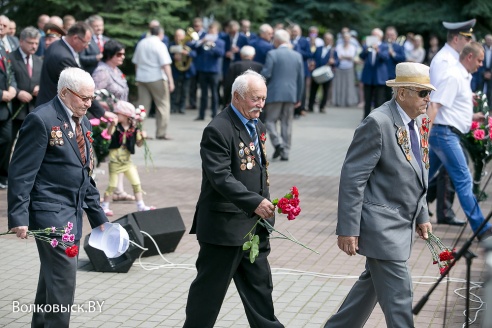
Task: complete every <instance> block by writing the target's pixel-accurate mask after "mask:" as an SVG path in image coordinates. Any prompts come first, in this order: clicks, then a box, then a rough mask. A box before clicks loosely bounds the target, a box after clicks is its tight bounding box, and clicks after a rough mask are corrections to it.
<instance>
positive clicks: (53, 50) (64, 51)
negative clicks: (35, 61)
mask: <svg viewBox="0 0 492 328" xmlns="http://www.w3.org/2000/svg"><path fill="white" fill-rule="evenodd" d="M67 67H79V65H77V62H76V61H75V58H74V57H73V55H72V52H71V51H70V49H69V48H68V46H67V45H66V44H65V42H64V41H63V40H58V41H55V42H53V43H52V44H51V45H50V47H49V48H48V49H46V51H45V54H44V61H43V68H42V70H41V82H40V85H39V94H38V99H37V100H36V106H39V105H42V104H45V103H47V102H48V101H50V100H51V99H53V98H54V97H55V96H56V95H57V86H58V78H59V77H60V74H61V72H62V71H63V70H64V69H65V68H67ZM89 111H90V113H91V114H92V115H94V116H95V117H98V118H99V117H101V116H103V115H104V112H105V110H104V108H102V107H101V105H99V103H98V102H97V101H93V102H92V106H91V108H89Z"/></svg>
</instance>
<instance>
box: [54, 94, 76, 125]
mask: <svg viewBox="0 0 492 328" xmlns="http://www.w3.org/2000/svg"><path fill="white" fill-rule="evenodd" d="M57 97H58V100H60V103H61V104H62V106H63V108H64V109H65V112H67V115H68V119H69V120H72V116H73V112H72V111H71V110H70V108H68V107H67V105H65V103H64V102H63V101H62V100H61V98H60V96H57Z"/></svg>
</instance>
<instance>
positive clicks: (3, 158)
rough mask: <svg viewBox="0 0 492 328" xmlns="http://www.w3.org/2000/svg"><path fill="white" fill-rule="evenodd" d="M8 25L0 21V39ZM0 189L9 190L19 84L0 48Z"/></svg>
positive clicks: (4, 53) (5, 55)
mask: <svg viewBox="0 0 492 328" xmlns="http://www.w3.org/2000/svg"><path fill="white" fill-rule="evenodd" d="M6 25H8V24H3V22H2V20H1V19H0V38H2V37H3V36H5V35H6V33H7V30H8V26H6ZM0 92H1V97H2V98H1V99H0V189H5V188H7V177H8V170H9V159H10V144H11V142H12V104H11V103H10V102H11V101H12V99H14V98H15V96H16V95H17V83H16V80H15V76H14V74H13V73H12V67H11V64H10V61H9V60H8V57H7V52H6V51H5V49H4V48H3V47H2V46H0Z"/></svg>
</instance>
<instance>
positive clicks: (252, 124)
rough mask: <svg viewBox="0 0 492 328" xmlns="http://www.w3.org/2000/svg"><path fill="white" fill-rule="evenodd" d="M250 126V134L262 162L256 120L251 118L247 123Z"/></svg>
mask: <svg viewBox="0 0 492 328" xmlns="http://www.w3.org/2000/svg"><path fill="white" fill-rule="evenodd" d="M246 125H247V126H248V130H249V135H250V136H251V140H253V143H254V145H255V150H256V152H257V153H258V161H260V163H261V158H260V157H261V156H260V147H259V144H258V134H257V133H256V123H255V121H254V120H249V121H248V123H246Z"/></svg>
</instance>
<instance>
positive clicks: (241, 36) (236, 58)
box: [220, 33, 248, 76]
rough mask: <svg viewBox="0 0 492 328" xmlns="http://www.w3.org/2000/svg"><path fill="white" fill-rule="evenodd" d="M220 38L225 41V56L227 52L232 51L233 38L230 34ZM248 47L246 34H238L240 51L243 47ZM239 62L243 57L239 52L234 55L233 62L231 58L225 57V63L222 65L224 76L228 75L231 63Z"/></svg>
mask: <svg viewBox="0 0 492 328" xmlns="http://www.w3.org/2000/svg"><path fill="white" fill-rule="evenodd" d="M220 38H221V39H222V40H223V41H224V55H225V53H226V52H228V51H229V50H231V47H232V42H231V37H230V36H229V34H223V35H221V36H220ZM247 45H248V38H247V37H246V36H245V35H244V34H242V33H238V37H237V42H236V46H237V47H238V48H239V49H241V48H242V47H244V46H247ZM239 60H241V55H240V54H239V52H236V53H235V54H234V60H231V59H230V58H226V57H224V62H223V64H222V74H223V76H226V75H227V70H228V69H229V66H230V65H231V63H232V62H235V61H239Z"/></svg>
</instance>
